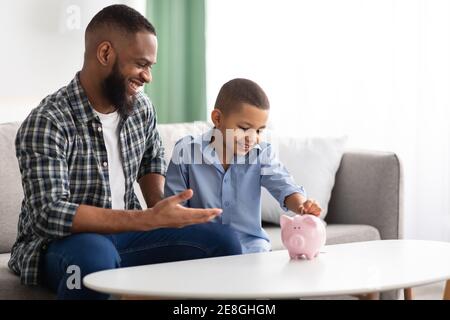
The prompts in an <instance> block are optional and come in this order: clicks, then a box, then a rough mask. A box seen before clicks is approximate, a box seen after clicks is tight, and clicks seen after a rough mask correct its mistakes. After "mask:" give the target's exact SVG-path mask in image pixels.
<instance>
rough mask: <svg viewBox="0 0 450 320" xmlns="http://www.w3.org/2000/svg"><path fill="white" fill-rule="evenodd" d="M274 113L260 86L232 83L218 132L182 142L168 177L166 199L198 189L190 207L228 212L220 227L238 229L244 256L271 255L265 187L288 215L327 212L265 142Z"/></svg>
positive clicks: (218, 114) (216, 119)
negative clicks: (263, 196)
mask: <svg viewBox="0 0 450 320" xmlns="http://www.w3.org/2000/svg"><path fill="white" fill-rule="evenodd" d="M269 109H270V104H269V100H268V98H267V96H266V94H265V93H264V91H263V90H262V89H261V87H260V86H259V85H258V84H256V83H255V82H253V81H250V80H247V79H234V80H231V81H229V82H228V83H226V84H225V85H224V86H223V87H222V88H221V90H220V92H219V95H218V97H217V100H216V104H215V108H214V110H213V111H212V113H211V119H212V121H213V123H214V126H215V127H214V129H211V130H209V131H208V132H206V133H204V134H203V135H201V136H199V137H197V138H193V137H192V136H188V137H185V138H183V139H181V140H180V141H179V142H177V144H176V146H175V149H174V152H173V156H172V160H171V162H170V164H169V168H168V171H167V176H166V184H165V196H166V197H168V196H172V195H175V194H178V193H179V192H182V191H183V190H185V189H192V190H193V191H194V195H193V197H192V198H191V199H190V200H189V201H187V203H186V204H185V205H186V206H188V207H191V208H222V209H223V212H222V215H221V216H220V217H217V218H216V219H215V220H214V221H215V222H217V223H222V224H227V225H229V226H230V227H231V228H232V229H234V231H235V232H236V234H237V235H238V238H239V240H240V242H241V246H242V251H243V253H252V252H264V251H270V242H269V238H268V236H267V234H266V232H265V231H264V230H263V228H262V227H261V186H263V187H265V188H266V189H267V190H268V191H269V192H270V193H271V194H272V196H273V197H275V198H276V199H277V200H278V201H279V203H280V206H281V207H282V208H283V210H285V211H287V210H291V211H293V212H295V213H297V214H305V213H306V214H313V215H316V216H318V215H319V214H320V212H321V208H320V207H319V205H318V204H317V203H316V202H315V201H314V200H307V199H306V195H305V191H304V189H303V187H300V186H297V185H296V184H295V183H294V181H293V179H292V177H291V176H290V175H289V173H288V172H287V170H286V169H285V168H284V166H283V165H282V164H281V163H280V162H279V161H278V160H277V159H276V157H275V154H274V151H273V149H272V146H271V145H270V144H268V143H265V142H260V134H261V132H262V130H264V128H265V127H266V123H267V120H268V116H269Z"/></svg>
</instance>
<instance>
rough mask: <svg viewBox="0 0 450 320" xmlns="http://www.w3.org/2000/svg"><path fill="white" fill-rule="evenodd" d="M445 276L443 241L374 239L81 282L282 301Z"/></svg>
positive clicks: (448, 263)
mask: <svg viewBox="0 0 450 320" xmlns="http://www.w3.org/2000/svg"><path fill="white" fill-rule="evenodd" d="M447 279H450V243H447V242H436V241H421V240H382V241H369V242H355V243H347V244H339V245H330V246H325V248H324V250H323V251H322V253H321V254H320V255H319V256H318V257H317V258H316V259H314V260H310V261H308V260H291V259H290V258H289V255H288V253H287V251H284V250H283V251H273V252H268V253H256V254H247V255H240V256H228V257H220V258H209V259H200V260H188V261H181V262H170V263H161V264H153V265H145V266H138V267H130V268H122V269H114V270H107V271H102V272H97V273H93V274H90V275H87V276H86V277H85V278H84V279H83V283H84V285H85V286H86V287H88V288H90V289H93V290H96V291H100V292H104V293H109V294H115V295H120V296H139V297H148V298H152V297H153V298H170V299H172V298H188V299H266V298H269V299H270V298H273V299H283V298H301V297H320V296H330V295H348V294H365V293H371V292H380V291H386V290H391V289H401V288H408V287H414V286H419V285H424V284H429V283H433V282H438V281H443V280H447ZM447 290H448V285H447Z"/></svg>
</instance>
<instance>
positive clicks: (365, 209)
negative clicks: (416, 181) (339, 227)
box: [326, 151, 403, 239]
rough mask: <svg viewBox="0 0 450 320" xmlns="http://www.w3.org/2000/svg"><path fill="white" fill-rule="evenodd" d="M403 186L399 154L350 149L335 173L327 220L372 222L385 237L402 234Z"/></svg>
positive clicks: (335, 221) (333, 221) (390, 237)
mask: <svg viewBox="0 0 450 320" xmlns="http://www.w3.org/2000/svg"><path fill="white" fill-rule="evenodd" d="M402 189H403V188H402V167H401V164H400V161H399V159H398V157H397V155H396V154H394V153H389V152H372V151H353V152H347V153H345V154H344V155H343V157H342V161H341V165H340V167H339V170H338V172H337V173H336V181H335V185H334V188H333V191H332V194H331V199H330V203H329V207H328V214H327V217H326V221H327V222H328V223H330V224H331V223H338V224H366V225H371V226H373V227H375V228H377V229H378V230H379V232H380V235H381V238H382V239H399V238H402V236H403V232H402V197H403V195H402V193H403V190H402Z"/></svg>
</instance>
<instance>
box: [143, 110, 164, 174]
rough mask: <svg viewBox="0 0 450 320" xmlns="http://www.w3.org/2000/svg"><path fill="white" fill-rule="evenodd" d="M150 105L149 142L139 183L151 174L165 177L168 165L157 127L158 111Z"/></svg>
mask: <svg viewBox="0 0 450 320" xmlns="http://www.w3.org/2000/svg"><path fill="white" fill-rule="evenodd" d="M150 105H151V108H150V112H149V119H148V123H149V128H148V133H147V141H146V144H145V152H144V156H143V157H142V161H141V165H140V167H139V171H138V176H137V180H138V181H139V179H141V178H142V177H143V176H145V175H147V174H149V173H156V174H160V175H162V176H165V175H166V170H167V164H166V161H165V159H164V146H163V144H162V141H161V136H160V135H159V132H158V129H157V126H156V124H157V117H156V111H155V108H154V107H153V104H151V103H150Z"/></svg>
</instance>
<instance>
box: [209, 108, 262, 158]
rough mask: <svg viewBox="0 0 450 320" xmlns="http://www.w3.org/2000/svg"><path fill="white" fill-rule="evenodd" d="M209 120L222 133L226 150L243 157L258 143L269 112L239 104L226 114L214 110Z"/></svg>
mask: <svg viewBox="0 0 450 320" xmlns="http://www.w3.org/2000/svg"><path fill="white" fill-rule="evenodd" d="M211 118H212V121H213V123H214V125H215V126H216V128H217V129H218V130H220V132H221V133H222V137H223V142H224V147H225V148H226V150H227V151H228V152H230V151H232V152H233V154H234V155H245V154H247V153H248V152H249V151H250V150H251V149H252V148H253V147H254V146H255V145H256V144H258V143H259V142H260V137H261V133H262V131H263V130H264V129H265V128H266V124H267V120H268V118H269V110H263V109H259V108H258V107H256V106H253V105H250V104H247V103H241V105H240V107H239V108H236V111H230V112H229V113H227V114H224V113H222V112H221V111H220V110H219V109H214V110H213V112H212V114H211ZM227 132H228V135H227Z"/></svg>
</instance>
